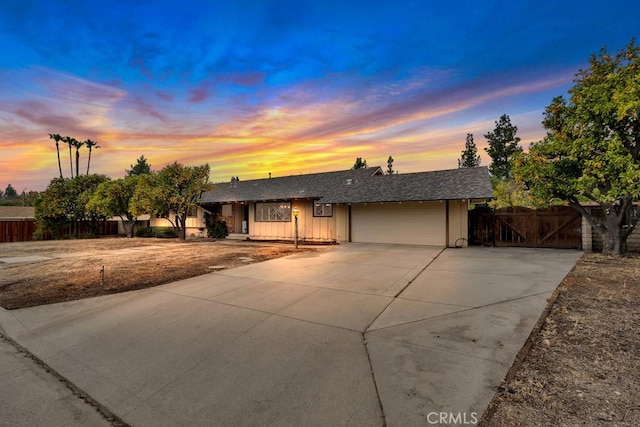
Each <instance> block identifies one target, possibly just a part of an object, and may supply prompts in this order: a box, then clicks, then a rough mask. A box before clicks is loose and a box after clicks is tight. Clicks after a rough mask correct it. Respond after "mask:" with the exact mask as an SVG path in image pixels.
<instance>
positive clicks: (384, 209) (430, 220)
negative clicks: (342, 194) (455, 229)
mask: <svg viewBox="0 0 640 427" xmlns="http://www.w3.org/2000/svg"><path fill="white" fill-rule="evenodd" d="M445 227H446V219H445V204H444V203H442V202H425V203H402V204H400V203H398V204H367V205H353V206H352V207H351V240H352V241H353V242H361V243H397V244H411V245H433V246H444V245H445V239H446V234H445Z"/></svg>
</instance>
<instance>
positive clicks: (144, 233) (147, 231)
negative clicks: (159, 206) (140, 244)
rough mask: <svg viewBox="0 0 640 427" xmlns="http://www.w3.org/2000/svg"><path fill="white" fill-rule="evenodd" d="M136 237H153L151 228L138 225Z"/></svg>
mask: <svg viewBox="0 0 640 427" xmlns="http://www.w3.org/2000/svg"><path fill="white" fill-rule="evenodd" d="M136 237H153V228H151V227H138V228H137V229H136Z"/></svg>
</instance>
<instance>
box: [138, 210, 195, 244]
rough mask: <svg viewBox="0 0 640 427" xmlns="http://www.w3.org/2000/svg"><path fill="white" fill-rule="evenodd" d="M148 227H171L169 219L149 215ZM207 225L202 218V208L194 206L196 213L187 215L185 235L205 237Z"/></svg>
mask: <svg viewBox="0 0 640 427" xmlns="http://www.w3.org/2000/svg"><path fill="white" fill-rule="evenodd" d="M149 227H173V224H171V222H170V221H168V220H166V219H164V218H157V217H155V216H154V215H151V218H150V219H149ZM206 227H207V225H206V223H205V218H204V210H203V209H202V208H200V207H197V208H196V215H195V216H193V217H187V224H186V236H187V238H189V237H206V236H207V229H206Z"/></svg>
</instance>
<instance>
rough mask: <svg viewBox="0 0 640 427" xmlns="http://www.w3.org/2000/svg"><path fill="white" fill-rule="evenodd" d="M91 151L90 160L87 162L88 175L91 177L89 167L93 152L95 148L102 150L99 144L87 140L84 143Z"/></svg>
mask: <svg viewBox="0 0 640 427" xmlns="http://www.w3.org/2000/svg"><path fill="white" fill-rule="evenodd" d="M83 144H84V145H85V146H86V147H87V148H88V149H89V159H88V160H87V175H89V166H90V165H91V151H92V150H93V149H94V148H100V146H99V145H98V143H97V142H95V141H92V140H90V139H87V140H86V141H84V143H83Z"/></svg>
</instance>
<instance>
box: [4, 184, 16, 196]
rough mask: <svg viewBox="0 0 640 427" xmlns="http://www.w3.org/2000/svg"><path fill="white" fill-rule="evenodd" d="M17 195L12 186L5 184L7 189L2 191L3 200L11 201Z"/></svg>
mask: <svg viewBox="0 0 640 427" xmlns="http://www.w3.org/2000/svg"><path fill="white" fill-rule="evenodd" d="M17 195H18V192H17V191H16V189H15V188H13V185H11V184H7V187H6V188H5V189H4V196H2V197H4V198H5V199H13V198H14V197H16V196H17Z"/></svg>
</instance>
